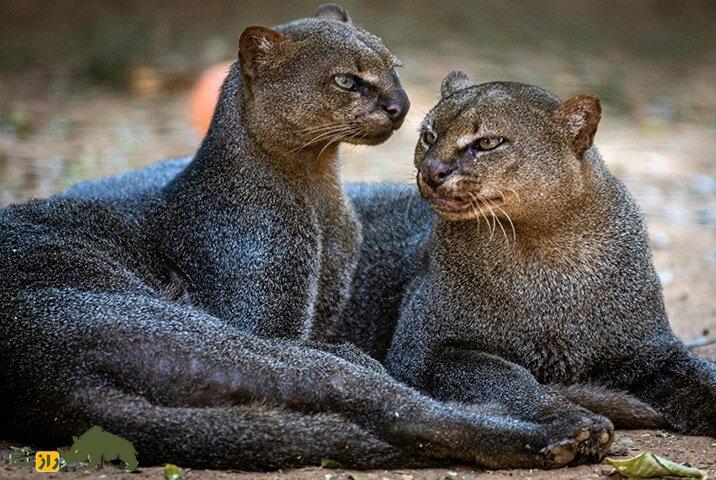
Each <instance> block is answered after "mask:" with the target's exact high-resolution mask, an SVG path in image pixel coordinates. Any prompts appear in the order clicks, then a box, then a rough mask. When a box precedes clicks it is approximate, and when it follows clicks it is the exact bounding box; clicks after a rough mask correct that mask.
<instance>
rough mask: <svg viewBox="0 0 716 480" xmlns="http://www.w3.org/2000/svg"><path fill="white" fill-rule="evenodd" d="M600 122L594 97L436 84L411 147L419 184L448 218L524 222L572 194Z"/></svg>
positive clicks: (461, 77)
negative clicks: (434, 100) (434, 99)
mask: <svg viewBox="0 0 716 480" xmlns="http://www.w3.org/2000/svg"><path fill="white" fill-rule="evenodd" d="M600 117H601V107H600V104H599V100H598V99H597V98H596V97H593V96H591V95H580V96H577V97H574V98H572V99H570V100H567V101H566V102H561V101H560V100H559V99H558V98H557V97H556V96H555V95H553V94H552V93H550V92H548V91H546V90H543V89H541V88H539V87H535V86H531V85H525V84H521V83H513V82H492V83H484V84H481V85H475V84H473V83H472V82H471V81H470V79H469V78H468V77H467V75H465V74H464V73H462V72H452V73H451V74H449V75H448V76H447V77H445V79H444V80H443V83H442V87H441V99H440V101H439V103H438V104H437V105H436V106H435V107H434V108H433V109H432V110H431V111H430V112H429V113H428V114H427V116H426V118H425V120H424V121H423V124H422V127H421V133H420V139H419V141H418V144H417V146H416V148H415V165H416V167H417V168H418V186H419V188H420V192H421V194H422V195H423V197H424V198H426V199H427V200H428V201H430V202H431V205H432V207H433V209H434V210H435V211H436V212H437V213H438V215H440V216H442V217H444V218H447V219H449V220H467V219H477V218H480V217H481V216H482V217H484V218H487V216H489V215H492V214H494V215H496V216H497V217H498V218H499V217H507V216H509V217H511V218H512V219H525V218H528V217H529V216H530V215H539V214H540V212H547V211H550V209H559V208H562V207H564V205H565V202H568V201H570V200H571V199H572V198H574V197H575V196H577V195H579V192H580V189H581V186H582V182H583V168H582V167H583V166H584V162H586V161H587V160H586V158H587V156H588V152H589V151H590V149H591V147H592V142H593V139H594V135H595V133H596V131H597V125H598V123H599V119H600Z"/></svg>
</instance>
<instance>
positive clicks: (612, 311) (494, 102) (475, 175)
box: [354, 82, 716, 436]
mask: <svg viewBox="0 0 716 480" xmlns="http://www.w3.org/2000/svg"><path fill="white" fill-rule="evenodd" d="M568 109H580V112H579V117H580V121H579V122H577V127H576V128H574V123H571V124H565V123H564V122H565V121H569V122H571V121H572V118H573V117H574V115H572V114H571V113H570V112H568V111H567V110H568ZM583 112H586V115H587V117H588V118H587V119H586V120H587V121H582V119H581V115H582V113H583ZM599 113H600V112H599V107H598V101H596V99H595V98H594V97H589V96H580V97H576V98H575V99H572V100H570V101H568V102H565V103H561V102H559V100H558V99H556V97H554V95H552V94H551V93H549V92H545V91H544V90H541V89H538V88H537V87H533V86H528V85H522V84H516V83H509V82H504V83H491V84H484V85H478V86H473V87H470V88H467V89H464V90H461V91H458V92H456V93H454V94H453V95H451V96H450V97H448V98H446V99H444V100H443V101H442V102H440V103H439V104H438V105H437V106H436V107H435V108H434V109H433V110H432V111H431V112H430V113H429V114H428V116H427V118H426V124H430V125H433V128H434V130H435V131H436V132H437V134H438V136H437V140H436V142H435V143H434V144H433V145H432V146H430V147H427V148H426V146H425V145H422V144H420V143H419V144H418V146H417V147H416V166H418V168H419V169H421V170H420V171H421V175H422V168H424V164H425V163H435V162H447V163H448V164H449V165H450V166H451V168H452V173H451V174H450V175H449V176H448V177H447V179H446V181H445V183H444V184H442V185H440V186H439V187H438V189H437V190H433V189H432V188H430V187H428V186H426V185H425V183H424V182H422V181H420V177H421V175H419V182H418V183H419V186H420V189H421V192H422V193H423V196H424V197H426V198H428V199H429V200H431V201H432V199H434V198H436V197H442V196H447V197H449V198H457V199H461V198H465V199H468V200H469V199H472V200H473V201H469V206H470V208H468V209H467V210H466V211H464V212H460V213H454V212H452V211H450V212H445V213H443V211H442V210H440V209H441V208H443V207H441V206H440V204H434V205H435V208H436V209H438V212H439V215H438V218H437V220H436V223H435V226H434V228H433V229H432V232H431V234H430V237H429V239H428V240H427V241H426V242H425V243H424V244H423V245H421V247H420V248H421V251H416V252H415V258H417V259H418V262H419V263H418V265H417V267H416V269H415V271H414V278H413V279H412V280H411V281H410V283H409V286H408V287H407V289H406V292H405V295H404V297H403V303H402V307H401V313H400V319H399V321H398V325H397V328H396V330H395V332H394V334H393V336H392V339H393V342H392V344H391V347H390V349H389V351H388V354H387V359H386V366H387V369H388V370H389V371H390V372H391V373H393V374H395V375H396V376H397V378H399V379H401V380H403V381H406V382H407V383H409V384H411V385H414V386H418V387H421V388H424V389H426V390H428V391H430V390H431V385H432V386H434V385H436V384H440V383H442V382H445V381H450V382H453V383H454V380H453V377H454V375H455V374H456V373H455V372H454V370H453V371H450V370H449V369H445V367H444V366H443V363H444V359H445V357H449V356H450V355H452V354H451V353H450V352H451V351H452V350H454V349H458V350H459V351H461V353H460V355H461V356H462V358H463V363H462V366H461V369H462V370H461V371H462V372H465V371H467V372H468V374H470V370H466V367H465V364H468V363H469V362H473V363H474V364H475V366H473V367H472V368H473V370H479V369H480V368H483V367H481V366H482V365H484V364H485V359H484V358H482V356H484V355H485V354H489V355H494V356H497V357H499V358H502V359H505V360H507V361H510V362H514V363H516V364H518V365H521V366H523V367H525V368H526V369H527V370H528V371H529V372H530V373H531V374H533V375H534V376H535V377H536V378H537V379H538V380H539V381H540V382H542V383H553V382H554V383H561V384H568V385H571V384H580V383H588V384H593V385H597V386H598V387H604V388H608V389H609V390H608V391H609V392H611V393H613V394H614V395H616V392H619V391H623V392H627V393H628V394H630V395H633V396H634V397H636V399H637V400H638V401H640V402H643V403H645V404H646V405H648V406H650V407H652V408H653V410H655V411H656V412H658V414H659V415H661V416H663V418H664V420H665V421H666V422H667V424H668V425H670V426H671V427H672V428H674V429H676V430H678V431H680V432H684V433H693V434H708V435H712V436H713V435H716V365H714V364H713V363H711V362H708V361H706V360H703V359H701V358H699V357H697V356H696V355H694V354H692V353H690V352H689V351H688V350H687V349H686V348H685V347H684V346H683V345H682V344H681V343H680V342H678V341H677V339H676V338H675V337H674V335H673V333H672V331H671V328H670V326H669V323H668V319H667V317H666V313H665V309H664V302H663V295H662V290H661V285H660V284H659V280H658V277H657V275H656V273H655V271H654V268H653V265H652V262H651V254H650V252H649V249H648V246H647V245H648V242H647V234H646V229H645V227H644V222H643V218H642V215H641V212H640V211H639V209H638V207H637V205H636V202H635V201H634V199H633V198H632V197H631V195H630V194H629V192H628V191H627V190H626V188H625V187H624V186H623V185H622V183H621V182H620V181H619V180H618V179H616V178H615V177H614V176H613V175H612V174H611V173H610V172H609V170H608V169H607V167H606V165H605V164H604V162H603V160H602V158H601V157H600V155H599V153H598V152H597V150H596V148H587V149H586V151H585V145H586V147H589V146H591V139H592V138H593V135H594V131H595V130H596V123H597V122H598V120H599ZM565 119H566V120H565ZM587 129H589V130H587ZM475 131H477V132H478V133H479V135H477V136H480V135H488V136H489V135H490V134H491V132H492V131H495V132H499V135H500V136H504V137H506V138H508V143H506V144H505V146H504V147H503V148H499V149H495V150H494V152H479V151H478V152H476V153H472V151H471V150H470V149H466V150H463V151H458V150H456V149H455V148H454V146H453V145H454V142H455V141H456V139H459V138H462V137H464V136H465V135H474V132H475ZM471 195H472V197H470V196H471ZM480 198H492V199H494V200H491V201H489V202H488V201H483V202H481V203H480V202H477V200H479V199H480ZM492 212H494V217H493V216H492ZM508 215H509V217H508ZM510 222H512V223H510ZM513 226H514V229H515V231H514V235H513V232H512V227H513ZM364 228H366V227H364ZM358 268H359V271H360V270H361V268H362V267H361V265H360V264H359V267H358ZM396 268H397V266H396ZM408 276H410V274H408ZM392 281H393V282H395V280H392ZM354 303H359V304H360V303H363V302H361V301H360V300H359V301H357V302H355V301H354ZM465 352H472V354H467V353H465ZM488 373H490V374H491V372H490V371H489V369H488ZM472 374H473V375H474V376H475V380H474V381H473V382H470V383H468V384H469V385H480V389H482V388H483V387H482V385H483V384H484V381H483V376H482V374H480V373H479V372H478V373H475V372H474V371H473V372H472ZM521 377H522V376H521V375H517V374H515V375H514V379H515V380H514V383H511V382H510V380H509V378H508V376H507V375H505V376H504V377H503V378H502V386H503V388H505V389H508V390H509V389H513V388H520V385H524V381H525V380H524V378H521ZM465 383H467V380H466V379H465ZM585 388H586V387H585ZM473 390H474V389H473ZM453 395H454V394H453ZM472 395H475V396H482V395H483V392H472V391H468V392H466V393H465V396H464V397H461V398H457V399H458V400H468V399H469V398H470V396H472ZM599 396H600V393H599V389H595V390H593V392H592V400H589V398H585V399H584V403H585V404H587V405H595V403H594V401H593V399H594V397H599ZM438 398H445V397H444V396H438ZM611 398H612V399H613V398H614V397H611ZM451 399H456V398H454V396H453V398H451ZM483 400H484V398H483ZM603 400H604V401H606V400H608V399H603ZM590 401H591V403H590ZM604 401H603V402H602V403H605V402H604ZM629 405H631V406H635V405H637V404H636V403H635V402H631V403H629ZM625 410H628V408H625ZM653 410H651V412H652V413H653ZM604 412H605V413H609V412H607V411H604ZM645 415H646V416H645V417H644V422H645V425H642V426H650V425H651V424H653V422H655V421H658V420H659V417H658V416H654V415H652V414H650V413H649V412H646V414H645ZM615 420H618V421H619V418H617V416H615ZM632 426H634V425H632Z"/></svg>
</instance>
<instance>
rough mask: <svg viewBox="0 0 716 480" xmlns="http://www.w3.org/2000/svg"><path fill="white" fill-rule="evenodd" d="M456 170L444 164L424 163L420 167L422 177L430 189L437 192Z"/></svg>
mask: <svg viewBox="0 0 716 480" xmlns="http://www.w3.org/2000/svg"><path fill="white" fill-rule="evenodd" d="M454 170H455V168H454V167H453V166H452V165H448V164H447V163H444V162H430V161H427V162H423V165H422V166H421V167H420V175H421V176H422V178H423V182H425V183H426V184H427V185H428V186H429V187H430V188H432V189H433V190H437V189H438V187H439V186H440V185H442V184H443V183H445V180H447V178H448V177H449V176H450V175H451V174H452V172H453V171H454Z"/></svg>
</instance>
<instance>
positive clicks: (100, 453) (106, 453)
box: [59, 426, 138, 472]
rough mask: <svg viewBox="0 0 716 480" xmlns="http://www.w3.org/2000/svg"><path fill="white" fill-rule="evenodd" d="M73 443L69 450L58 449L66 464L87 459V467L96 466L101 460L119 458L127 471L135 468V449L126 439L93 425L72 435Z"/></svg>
mask: <svg viewBox="0 0 716 480" xmlns="http://www.w3.org/2000/svg"><path fill="white" fill-rule="evenodd" d="M72 440H73V442H74V443H73V444H72V447H71V448H70V449H69V450H60V451H59V452H60V455H61V456H62V458H63V459H64V460H65V463H66V464H67V465H74V464H75V463H79V462H83V461H85V460H89V465H88V468H97V467H99V466H100V464H101V463H102V461H103V460H105V461H108V462H110V461H112V460H119V461H121V462H122V463H124V468H125V469H126V470H127V471H130V472H131V471H133V470H134V469H136V468H137V464H138V462H137V451H136V450H134V445H132V443H131V442H129V441H128V440H125V439H123V438H122V437H118V436H117V435H113V434H111V433H109V432H105V431H104V430H102V429H101V428H100V427H98V426H94V427H92V428H90V429H89V430H87V431H86V432H85V433H83V434H82V435H80V437H79V438H77V437H72Z"/></svg>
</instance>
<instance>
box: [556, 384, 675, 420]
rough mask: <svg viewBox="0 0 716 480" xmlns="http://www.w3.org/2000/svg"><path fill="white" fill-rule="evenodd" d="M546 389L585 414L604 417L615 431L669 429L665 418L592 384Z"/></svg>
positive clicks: (636, 401)
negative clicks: (581, 409) (563, 398)
mask: <svg viewBox="0 0 716 480" xmlns="http://www.w3.org/2000/svg"><path fill="white" fill-rule="evenodd" d="M547 388H548V389H549V390H550V391H552V392H554V393H557V394H560V395H562V396H563V397H566V398H568V399H569V400H570V401H572V402H574V403H576V404H577V405H580V406H582V407H584V408H586V409H587V410H591V411H593V412H595V413H599V414H600V415H604V416H605V417H607V418H608V419H609V420H611V421H612V423H613V424H614V426H615V427H617V428H660V427H668V423H667V422H666V420H665V419H664V417H663V416H662V415H661V414H660V413H659V412H657V411H656V410H654V408H652V407H651V406H650V405H648V404H647V403H645V402H643V401H641V400H639V399H638V398H636V397H634V396H633V395H630V394H628V393H625V392H622V391H619V390H611V389H609V388H607V387H604V386H601V385H593V384H577V385H559V384H551V385H548V386H547Z"/></svg>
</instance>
